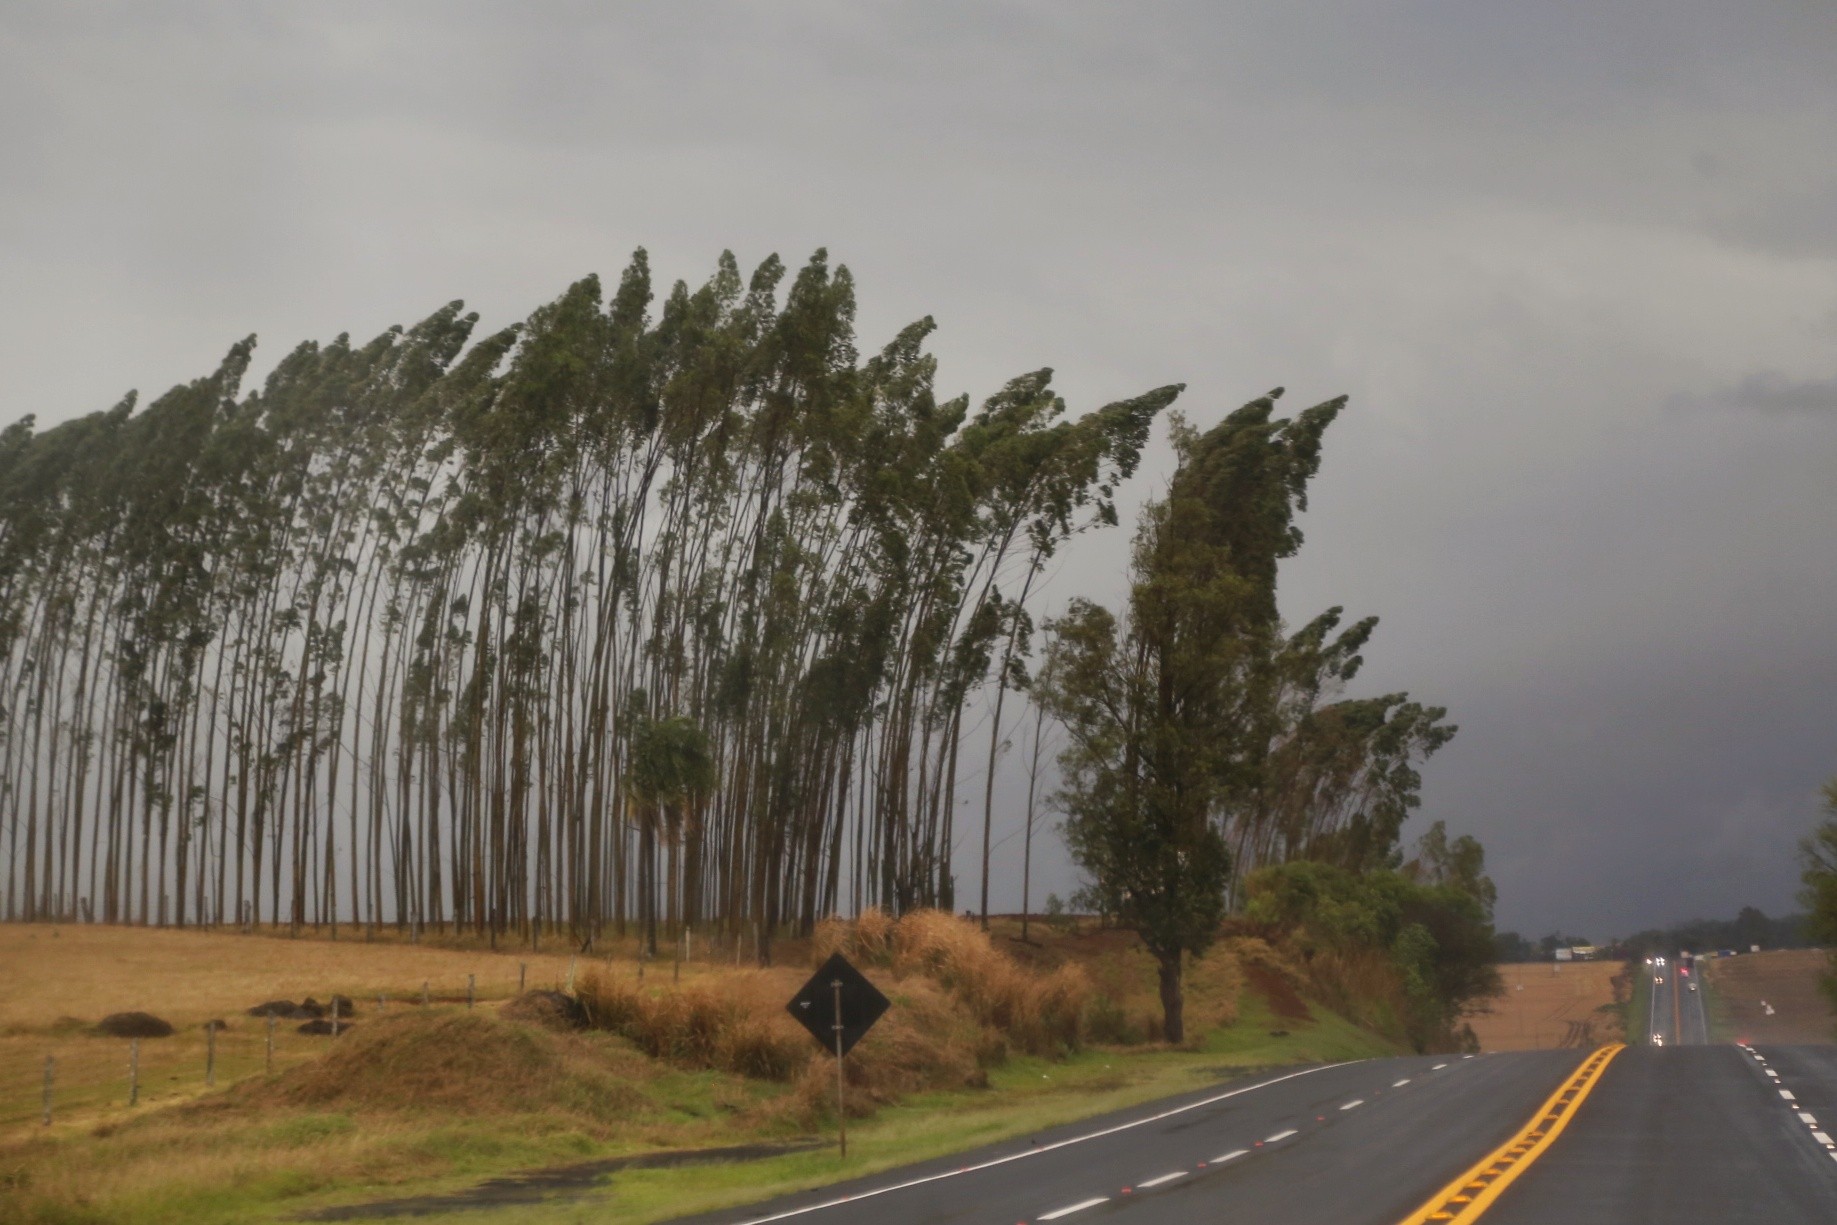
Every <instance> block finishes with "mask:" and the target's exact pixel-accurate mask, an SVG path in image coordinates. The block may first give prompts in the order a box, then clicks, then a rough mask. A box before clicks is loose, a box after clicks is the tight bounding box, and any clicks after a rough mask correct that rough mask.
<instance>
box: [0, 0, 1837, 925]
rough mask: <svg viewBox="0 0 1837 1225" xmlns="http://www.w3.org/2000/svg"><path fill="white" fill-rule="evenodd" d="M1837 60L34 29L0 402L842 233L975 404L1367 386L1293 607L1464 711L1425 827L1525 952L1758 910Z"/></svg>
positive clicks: (1767, 897)
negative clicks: (1326, 621) (1051, 394)
mask: <svg viewBox="0 0 1837 1225" xmlns="http://www.w3.org/2000/svg"><path fill="white" fill-rule="evenodd" d="M1834 52H1837V10H1833V9H1832V8H1831V7H1830V6H1828V5H1823V4H1813V3H1789V2H1786V0H1780V2H1776V3H1757V4H1750V5H1741V6H1730V5H1726V4H1714V3H1708V2H1707V0H1705V2H1701V3H1666V4H1658V3H1647V4H1623V5H1612V6H1607V5H1600V4H1598V3H1580V2H1574V3H1570V2H1553V3H1539V4H1473V3H1468V2H1456V0H1444V2H1438V3H1426V2H1421V0H1411V2H1403V0H1357V2H1353V0H1345V2H1343V3H1309V2H1305V0H1302V2H1291V3H1284V4H1272V5H1265V6H1237V5H1233V6H1221V5H1215V4H1203V3H1192V4H1166V5H1129V6H1114V5H1095V4H1085V5H1081V4H1067V3H1062V2H1058V0H1055V2H1052V3H1044V2H1042V3H1037V4H950V3H924V4H908V5H874V6H864V5H858V4H849V3H841V2H840V0H837V2H835V3H806V4H773V5H742V4H732V5H678V4H656V5H619V6H600V5H577V4H567V5H563V4H519V5H515V6H498V7H493V6H479V5H463V6H462V5H447V4H442V5H427V6H412V5H387V6H381V5H365V6H358V5H345V6H340V5H312V6H298V7H291V8H289V7H280V6H246V5H208V6H206V5H200V6H178V5H158V4H134V5H122V6H118V7H114V8H100V7H91V6H81V7H79V6H69V5H63V4H40V5H25V4H11V5H8V6H6V8H5V9H4V10H0V165H3V166H4V167H5V175H6V190H5V191H3V192H0V280H4V282H5V283H6V284H7V285H8V286H9V287H12V289H13V292H11V293H9V294H7V295H4V297H0V370H3V371H4V372H5V376H6V378H5V382H4V384H0V417H5V418H9V419H10V418H12V417H15V416H18V415H20V414H23V413H25V412H37V413H38V414H39V415H40V417H41V419H44V420H59V419H63V418H66V417H69V416H72V415H75V414H76V413H79V412H84V411H91V410H95V409H99V408H102V407H105V406H107V405H108V404H110V403H112V402H113V401H114V400H115V399H116V398H117V397H118V396H119V394H120V393H121V392H122V391H123V390H124V389H126V388H127V387H130V386H138V387H140V388H142V390H143V391H147V392H157V391H158V390H160V389H162V388H163V387H164V386H166V385H169V384H170V383H172V382H175V381H178V380H180V379H185V378H190V377H193V376H195V375H197V374H199V373H201V372H202V371H204V370H207V369H209V368H210V367H211V366H212V365H213V364H214V363H215V361H216V360H217V358H218V357H219V356H220V355H221V353H222V351H223V350H224V349H225V348H226V347H227V346H228V344H229V343H230V342H232V341H233V340H235V339H237V338H239V337H241V336H242V335H244V334H246V333H247V332H249V331H251V330H255V331H258V332H259V333H260V334H261V335H262V337H263V340H264V345H263V349H262V351H261V352H262V355H263V358H262V360H263V361H265V362H268V363H271V362H272V361H273V360H274V358H275V357H276V356H277V355H278V354H279V353H280V352H282V351H284V350H285V348H286V347H288V346H290V345H291V344H293V343H295V342H297V341H298V340H301V339H305V338H308V337H315V338H325V337H328V336H330V335H333V334H335V333H337V332H339V331H343V330H347V329H349V330H351V331H352V332H354V333H356V334H358V335H360V336H362V335H366V334H372V333H374V332H376V331H380V330H381V329H382V328H383V327H386V326H388V325H390V324H393V323H398V322H405V321H408V320H411V319H413V318H416V317H419V316H420V315H423V314H425V313H427V312H428V311H430V310H432V309H433V308H435V307H436V306H438V305H439V304H441V303H443V302H445V301H446V300H448V299H449V298H452V297H454V296H464V297H465V298H467V299H468V300H469V301H470V302H471V303H472V304H473V305H474V306H475V307H477V308H478V309H480V310H481V311H482V312H483V313H484V314H485V318H486V323H487V324H488V325H490V324H496V323H502V322H506V321H508V320H509V319H511V318H514V317H517V316H519V315H521V314H522V313H524V312H526V311H528V310H529V309H530V308H531V307H533V306H534V305H536V304H537V303H539V302H541V301H543V300H545V299H547V298H550V297H552V296H553V295H554V294H556V293H557V292H559V290H560V289H561V288H562V287H563V286H564V285H565V284H567V283H568V282H569V281H570V280H572V279H574V278H575V277H578V276H579V275H581V274H582V273H584V272H587V271H599V272H601V273H602V274H613V273H616V271H617V268H618V266H619V265H620V264H621V263H622V262H623V261H624V259H625V258H626V256H627V255H628V254H629V252H630V251H631V249H632V248H633V247H636V246H638V245H640V244H642V245H645V246H647V247H648V248H650V250H651V252H652V256H653V263H654V265H655V266H656V267H657V268H658V270H659V271H660V273H661V274H662V275H664V276H666V277H674V276H683V277H686V278H688V279H690V280H692V281H693V280H696V279H699V278H700V277H702V276H705V275H706V274H707V272H708V271H709V270H710V269H711V268H712V266H713V261H714V258H715V255H716V253H717V252H718V251H720V250H721V249H722V248H723V247H732V248H733V249H734V250H735V251H736V253H737V254H738V255H739V257H740V259H741V260H742V262H744V263H751V262H755V261H757V260H758V259H760V258H762V257H763V256H764V255H765V254H766V253H768V252H770V251H779V252H782V253H783V255H784V256H785V257H786V258H787V259H788V260H791V261H796V260H799V259H801V258H802V257H803V256H805V255H806V254H807V253H808V252H809V251H810V250H812V249H814V248H815V247H817V246H819V245H826V246H828V247H829V248H830V250H831V251H832V253H833V255H834V256H835V257H836V258H838V259H840V260H843V261H846V262H847V263H849V264H850V265H851V267H852V268H853V269H854V271H855V272H856V274H857V276H858V278H859V280H860V282H861V285H862V309H861V333H862V340H863V345H864V347H867V346H876V345H878V344H879V343H881V342H882V341H883V340H884V339H885V338H886V337H887V336H889V335H890V334H891V333H892V331H893V330H894V329H895V328H897V327H898V326H900V325H901V324H903V323H905V322H906V321H908V320H910V319H913V318H916V317H918V316H920V315H924V314H928V313H929V314H933V315H935V316H936V317H937V319H938V321H939V323H940V325H941V330H940V332H939V334H938V336H937V338H936V342H935V345H934V347H935V349H936V351H937V352H938V354H939V356H940V361H941V369H942V378H943V382H944V384H945V388H946V390H947V391H950V392H955V391H958V390H967V391H970V392H972V393H974V394H978V395H981V394H986V393H988V392H989V391H991V390H992V389H993V388H994V387H995V386H996V385H997V384H998V382H999V381H1000V380H1002V379H1004V378H1006V377H1008V376H1010V375H1012V374H1014V373H1017V372H1019V371H1022V370H1027V369H1031V368H1034V367H1036V366H1039V365H1042V364H1051V365H1054V366H1055V367H1057V368H1058V370H1059V377H1060V382H1061V383H1062V385H1063V387H1064V389H1065V391H1066V393H1067V395H1068V396H1069V398H1070V399H1071V400H1072V403H1073V404H1074V406H1076V407H1088V406H1090V405H1092V404H1094V403H1098V402H1101V401H1102V400H1104V399H1108V398H1111V397H1114V396H1118V395H1125V394H1131V393H1133V392H1136V391H1139V390H1141V389H1143V388H1145V387H1149V386H1154V385H1158V384H1161V383H1165V382H1168V381H1172V380H1182V381H1185V382H1186V383H1187V384H1188V385H1189V391H1188V393H1187V395H1186V397H1185V398H1184V401H1183V405H1182V407H1183V408H1184V409H1185V410H1186V411H1187V412H1189V413H1190V414H1192V415H1193V416H1195V417H1196V418H1199V419H1201V420H1209V419H1212V418H1213V417H1214V416H1216V415H1217V414H1218V413H1220V412H1222V411H1225V410H1226V409H1228V408H1230V407H1233V406H1235V405H1236V404H1237V403H1239V402H1241V401H1242V400H1243V399H1245V398H1247V397H1248V396H1250V395H1253V394H1256V393H1257V392H1259V391H1261V390H1262V389H1263V388H1265V387H1268V386H1272V385H1274V384H1277V383H1282V384H1286V385H1288V386H1289V387H1290V388H1291V399H1290V402H1291V403H1294V404H1295V405H1296V406H1300V405H1302V404H1305V403H1309V402H1312V401H1313V400H1318V399H1322V398H1325V397H1327V396H1329V395H1334V394H1338V393H1342V392H1344V393H1348V394H1350V395H1351V397H1352V407H1351V409H1350V411H1349V412H1348V414H1347V415H1346V416H1345V418H1344V419H1343V420H1342V422H1341V423H1340V424H1338V425H1336V426H1335V428H1334V432H1333V433H1332V434H1331V435H1330V436H1329V438H1328V442H1327V458H1326V463H1325V467H1324V469H1323V471H1322V475H1321V477H1320V480H1319V482H1318V483H1317V485H1316V487H1315V491H1314V495H1313V498H1312V509H1311V511H1310V513H1309V514H1308V516H1307V518H1306V523H1305V527H1306V530H1307V533H1308V541H1309V543H1308V546H1307V549H1306V550H1305V551H1304V553H1303V555H1302V557H1301V558H1299V559H1298V560H1297V561H1296V562H1295V563H1294V564H1293V565H1292V566H1291V567H1290V570H1289V572H1288V574H1287V575H1286V577H1285V583H1286V587H1285V592H1284V605H1285V607H1286V608H1287V609H1288V610H1289V612H1290V614H1291V615H1292V616H1293V617H1296V618H1300V617H1305V616H1309V615H1311V614H1312V613H1313V612H1315V611H1317V610H1318V609H1319V608H1321V607H1324V606H1326V605H1328V604H1344V605H1346V606H1347V607H1348V610H1349V612H1351V613H1353V614H1355V615H1358V614H1364V613H1368V612H1369V613H1377V614H1380V615H1381V616H1382V617H1383V619H1384V620H1383V624H1382V626H1381V627H1380V630H1379V634H1378V637H1377V640H1376V642H1375V643H1374V646H1373V649H1372V651H1371V652H1369V656H1370V659H1371V664H1370V666H1369V669H1368V674H1367V675H1366V676H1365V677H1363V678H1361V681H1360V684H1359V688H1360V689H1362V690H1363V689H1369V690H1380V689H1392V688H1405V689H1409V690H1411V691H1413V692H1414V693H1415V694H1417V695H1418V696H1419V697H1421V698H1423V699H1424V700H1427V701H1434V702H1442V703H1446V704H1447V705H1449V706H1450V707H1451V709H1452V716H1453V718H1455V719H1456V720H1457V721H1458V722H1459V723H1460V724H1461V725H1462V729H1463V730H1462V733H1461V736H1460V738H1459V739H1457V740H1456V741H1455V742H1454V744H1453V745H1452V746H1451V747H1450V748H1449V749H1447V750H1446V752H1445V753H1444V755H1443V756H1442V757H1441V758H1438V759H1437V760H1436V761H1435V762H1433V763H1432V764H1431V766H1430V768H1429V770H1428V773H1427V777H1428V790H1427V795H1426V803H1425V808H1424V812H1423V817H1424V818H1425V819H1427V818H1434V817H1445V818H1447V819H1448V820H1449V821H1450V823H1451V824H1452V825H1455V826H1456V827H1458V828H1463V829H1470V830H1472V831H1473V832H1475V833H1477V834H1479V835H1480V836H1481V837H1482V838H1483V839H1484V840H1485V841H1486V842H1487V844H1488V846H1489V847H1490V848H1492V853H1493V856H1494V859H1495V861H1496V863H1497V870H1498V875H1499V878H1500V884H1501V892H1502V899H1501V919H1502V921H1503V922H1504V923H1505V924H1507V925H1509V926H1514V927H1520V928H1524V929H1527V930H1531V931H1541V930H1548V929H1549V928H1552V927H1556V926H1563V927H1566V928H1580V929H1582V930H1584V931H1586V932H1587V933H1588V934H1590V935H1596V936H1599V935H1602V934H1605V933H1606V932H1609V931H1613V930H1626V929H1630V928H1635V927H1641V926H1646V925H1649V924H1651V923H1656V922H1663V921H1666V920H1669V919H1673V918H1678V917H1684V916H1686V915H1688V914H1691V913H1698V912H1701V913H1715V912H1727V911H1729V910H1731V909H1732V908H1733V907H1735V906H1738V905H1741V904H1747V903H1753V904H1756V905H1760V906H1763V907H1764V908H1767V909H1769V910H1778V909H1780V908H1782V907H1784V906H1787V905H1789V904H1790V901H1791V896H1792V889H1793V879H1792V878H1793V868H1792V861H1791V843H1792V841H1793V839H1794V838H1796V836H1797V835H1798V833H1800V832H1802V831H1803V830H1804V829H1806V828H1808V827H1809V826H1810V824H1811V823H1812V821H1813V820H1814V818H1815V802H1814V800H1813V796H1814V795H1815V791H1816V787H1817V784H1818V783H1819V782H1820V781H1822V779H1823V778H1825V777H1828V776H1829V775H1830V774H1832V773H1837V733H1834V732H1833V729H1837V677H1834V676H1833V674H1832V667H1831V660H1832V658H1833V652H1832V650H1831V646H1830V644H1831V643H1832V642H1833V641H1837V543H1833V542H1837V495H1833V494H1832V493H1831V492H1830V490H1831V487H1832V480H1831V475H1830V474H1831V472H1832V471H1833V470H1834V468H1837V463H1834V462H1833V461H1837V429H1833V428H1832V425H1833V422H1837V413H1833V412H1832V411H1830V410H1829V409H1828V408H1821V407H1820V405H1821V404H1822V405H1828V403H1829V398H1828V393H1829V392H1830V390H1831V388H1832V382H1831V370H1832V350H1833V344H1834V342H1837V237H1834V236H1837V160H1833V159H1832V158H1831V157H1830V156H1829V143H1830V133H1831V132H1832V131H1837V87H1834V86H1833V83H1832V73H1831V71H1830V64H1831V62H1832V57H1833V53H1834ZM1821 397H1823V398H1822V399H1821ZM1680 405H1682V406H1685V407H1687V408H1688V409H1689V410H1690V411H1678V409H1679V407H1680ZM1167 466H1168V454H1167V452H1166V450H1165V448H1161V449H1159V450H1157V451H1156V452H1155V454H1154V455H1153V456H1151V457H1150V462H1149V463H1148V464H1147V465H1146V466H1145V468H1144V472H1143V474H1142V476H1141V477H1140V478H1139V479H1138V481H1137V482H1136V484H1135V486H1134V487H1133V488H1132V489H1131V490H1130V496H1131V497H1133V498H1136V499H1139V498H1140V497H1142V496H1145V495H1146V494H1147V493H1149V492H1151V491H1152V490H1153V489H1154V488H1155V487H1156V486H1157V483H1158V482H1159V481H1162V480H1164V479H1165V475H1166V472H1167ZM1125 542H1126V534H1125V533H1120V532H1118V533H1111V534H1109V535H1108V536H1107V537H1101V538H1099V537H1093V538H1089V539H1087V540H1085V541H1082V542H1081V543H1080V544H1079V546H1078V547H1077V548H1075V549H1074V550H1071V551H1070V552H1068V554H1067V556H1066V558H1065V563H1064V568H1063V570H1062V571H1061V573H1060V574H1059V575H1058V576H1057V577H1056V579H1055V581H1054V584H1053V586H1052V589H1051V594H1052V595H1053V597H1054V598H1063V597H1064V596H1065V595H1068V594H1070V593H1073V592H1083V593H1089V594H1094V595H1097V596H1099V597H1100V598H1105V599H1112V600H1113V599H1115V598H1116V596H1117V593H1118V590H1119V582H1118V572H1119V567H1120V562H1121V559H1122V555H1123V549H1124V545H1125ZM984 734H986V727H985V730H984ZM1016 740H1017V743H1018V742H1019V736H1018V732H1017V733H1016ZM976 742H978V743H979V742H980V738H979V737H978V738H977V740H976ZM1019 756H1020V750H1019V749H1018V748H1017V749H1016V750H1015V751H1014V753H1013V754H1011V755H1010V757H1009V758H1008V759H1007V766H1006V774H1005V776H1004V781H1003V784H1002V786H1001V788H1000V789H999V791H998V794H999V796H1000V798H1001V807H1000V811H1001V828H1000V829H999V830H998V832H997V838H998V839H1001V840H1003V841H1001V844H1000V846H999V848H998V852H997V861H996V868H997V877H998V879H1007V878H1010V877H1011V876H1012V873H1013V872H1014V871H1016V870H1018V866H1019V851H1020V841H1021V840H1020V838H1019V837H1018V836H1017V835H1016V834H1015V829H1016V820H1015V818H1016V813H1017V811H1018V807H1019V804H1020V797H1023V796H1024V790H1025V789H1024V785H1023V781H1022V780H1020V779H1019V777H1018V775H1019V767H1018V764H1017V758H1018V757H1019ZM972 793H973V794H975V795H976V796H977V801H976V802H975V803H971V804H967V805H966V807H965V809H964V811H963V813H961V814H960V816H959V828H960V829H967V828H970V827H972V826H973V825H974V822H975V821H976V820H977V819H979V817H980V791H979V788H975V787H969V788H966V791H965V794H966V795H970V794H972ZM978 833H979V830H978ZM976 841H977V839H976V838H970V837H966V839H965V842H964V848H963V851H962V853H960V854H959V857H958V867H959V873H960V880H963V881H969V880H971V879H973V877H974V875H975V874H976V872H977V870H978V864H977V862H976V859H975V857H974V854H973V853H972V851H971V849H970V848H971V847H973V846H974V844H975V842H976ZM1042 857H1043V858H1044V859H1045V860H1046V861H1047V862H1046V864H1045V866H1044V867H1043V868H1042V880H1041V882H1040V884H1039V886H1038V887H1037V888H1036V891H1035V894H1034V896H1035V898H1036V899H1037V898H1038V897H1040V896H1041V895H1042V894H1043V893H1044V892H1045V891H1046V890H1047V889H1052V890H1054V891H1057V892H1060V893H1064V892H1066V891H1067V890H1068V888H1069V887H1070V884H1071V878H1070V873H1069V871H1068V869H1067V868H1066V866H1065V864H1064V860H1063V855H1062V854H1061V853H1059V852H1056V851H1050V850H1048V849H1045V848H1041V847H1036V860H1038V859H1040V858H1042ZM998 901H1002V902H1003V904H1008V905H1012V904H1015V903H1017V902H1018V893H1017V891H1013V890H1009V891H1008V893H1007V896H1006V897H1005V899H1004V898H1002V897H1000V896H998Z"/></svg>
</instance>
